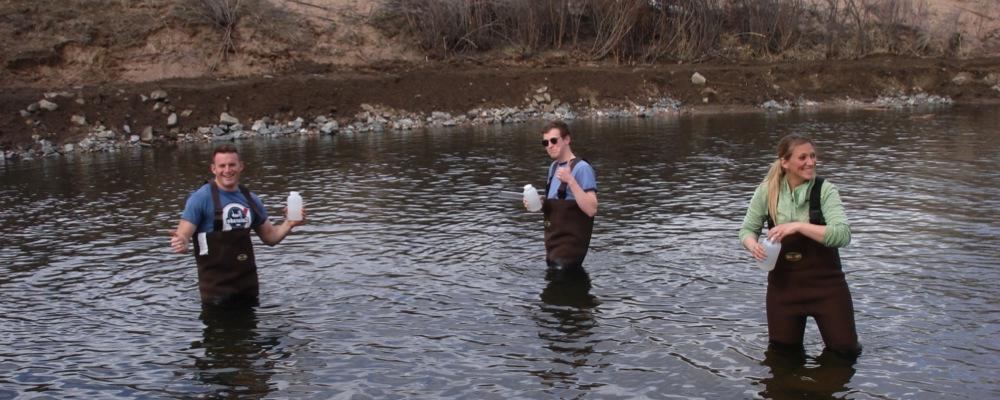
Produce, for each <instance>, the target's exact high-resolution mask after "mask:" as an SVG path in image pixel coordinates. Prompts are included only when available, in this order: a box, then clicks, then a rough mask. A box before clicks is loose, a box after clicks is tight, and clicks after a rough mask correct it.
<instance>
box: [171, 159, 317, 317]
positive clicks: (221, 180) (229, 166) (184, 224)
mask: <svg viewBox="0 0 1000 400" xmlns="http://www.w3.org/2000/svg"><path fill="white" fill-rule="evenodd" d="M244 168H245V165H244V164H243V161H242V160H240V155H239V153H238V152H237V151H236V148H234V147H232V146H228V145H226V146H221V147H219V148H217V149H215V151H214V152H213V153H212V164H211V170H212V174H213V175H215V179H213V180H212V181H211V182H208V183H205V184H204V185H202V186H201V187H200V188H199V189H198V190H196V191H195V192H194V193H192V194H191V196H190V197H189V198H188V200H187V204H186V205H185V206H184V212H183V213H182V214H181V221H180V223H179V224H178V225H177V230H175V231H173V232H171V238H170V247H172V248H173V250H174V251H175V252H177V253H186V252H187V251H188V242H189V241H190V239H191V238H192V237H197V240H196V241H195V245H194V248H195V261H196V262H197V264H198V287H199V291H200V292H201V299H202V301H203V302H205V303H208V304H216V305H231V304H239V303H250V304H256V302H257V295H258V293H259V289H258V282H257V265H256V260H255V259H254V255H253V245H252V243H251V242H250V231H251V230H253V231H255V232H257V236H258V237H260V239H261V241H262V242H264V244H267V245H269V246H274V245H276V244H278V243H280V242H281V241H282V240H283V239H284V238H285V237H286V236H288V234H289V233H290V232H291V231H292V228H293V227H295V226H298V225H301V224H303V223H305V218H304V216H305V211H303V218H302V220H299V221H290V220H287V219H286V220H285V222H284V223H283V224H281V225H273V224H271V221H268V219H267V210H266V209H265V208H264V204H263V203H261V201H260V198H258V197H257V195H255V194H253V193H250V191H249V190H247V189H246V188H245V187H243V185H240V174H242V173H243V169H244Z"/></svg>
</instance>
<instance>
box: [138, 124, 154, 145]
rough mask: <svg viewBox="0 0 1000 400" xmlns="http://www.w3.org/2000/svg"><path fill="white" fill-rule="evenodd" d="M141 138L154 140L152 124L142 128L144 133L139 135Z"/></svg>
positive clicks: (149, 140) (145, 140) (147, 140)
mask: <svg viewBox="0 0 1000 400" xmlns="http://www.w3.org/2000/svg"><path fill="white" fill-rule="evenodd" d="M139 140H142V141H143V142H152V141H153V127H152V126H147V127H145V128H143V129H142V134H141V135H139Z"/></svg>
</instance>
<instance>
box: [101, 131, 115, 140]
mask: <svg viewBox="0 0 1000 400" xmlns="http://www.w3.org/2000/svg"><path fill="white" fill-rule="evenodd" d="M97 137H98V138H99V139H104V140H114V138H115V132H114V131H110V130H102V131H100V132H98V133H97Z"/></svg>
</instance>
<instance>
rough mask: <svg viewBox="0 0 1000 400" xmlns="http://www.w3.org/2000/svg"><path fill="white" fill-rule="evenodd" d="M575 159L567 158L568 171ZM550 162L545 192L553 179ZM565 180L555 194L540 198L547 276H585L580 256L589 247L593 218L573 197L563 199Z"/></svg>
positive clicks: (585, 252)
mask: <svg viewBox="0 0 1000 400" xmlns="http://www.w3.org/2000/svg"><path fill="white" fill-rule="evenodd" d="M577 162H578V160H577V159H575V158H574V159H573V160H572V161H570V171H572V170H573V167H575V166H576V164H577ZM556 167H557V164H553V166H552V169H551V170H550V173H549V181H548V183H547V184H546V185H545V193H546V195H547V194H548V192H549V187H550V185H551V183H552V177H553V176H554V172H555V168H556ZM566 195H567V194H566V183H565V182H562V184H561V185H560V186H559V190H558V192H557V198H555V199H549V198H546V199H544V201H543V202H542V213H543V214H544V215H545V262H546V264H547V265H548V272H547V274H546V278H547V279H550V280H561V279H568V278H572V277H580V278H584V277H586V272H585V271H584V270H583V259H584V258H586V257H587V250H588V249H589V248H590V236H591V234H592V233H593V231H594V218H593V217H590V216H588V215H587V213H585V212H583V210H581V209H580V206H579V205H577V204H576V200H566Z"/></svg>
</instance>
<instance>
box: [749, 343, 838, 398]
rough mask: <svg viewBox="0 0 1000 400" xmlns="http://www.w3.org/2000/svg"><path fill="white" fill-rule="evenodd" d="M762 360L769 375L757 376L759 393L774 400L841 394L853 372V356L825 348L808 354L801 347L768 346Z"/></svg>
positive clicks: (830, 396) (833, 396) (825, 396)
mask: <svg viewBox="0 0 1000 400" xmlns="http://www.w3.org/2000/svg"><path fill="white" fill-rule="evenodd" d="M762 364H763V365H765V366H767V367H768V368H770V369H771V371H770V373H771V376H770V377H767V378H764V379H761V380H760V383H761V384H762V385H763V386H764V391H762V392H760V395H761V396H762V397H764V398H768V399H775V400H783V399H831V398H835V397H843V395H844V394H846V393H847V391H848V387H847V384H848V383H849V382H850V381H851V377H853V376H854V373H855V369H854V359H853V358H845V357H842V356H840V355H838V354H836V353H834V352H831V351H828V350H824V351H823V352H822V353H821V354H820V355H819V356H817V357H815V358H811V357H809V356H807V355H806V353H805V351H802V350H785V349H776V348H768V350H767V352H765V353H764V361H763V362H762Z"/></svg>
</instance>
